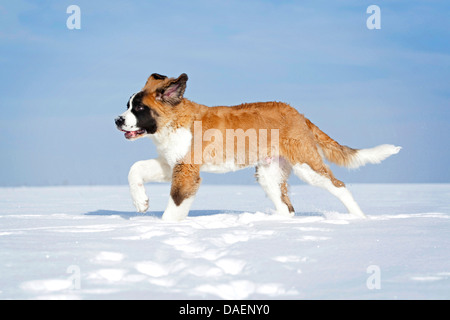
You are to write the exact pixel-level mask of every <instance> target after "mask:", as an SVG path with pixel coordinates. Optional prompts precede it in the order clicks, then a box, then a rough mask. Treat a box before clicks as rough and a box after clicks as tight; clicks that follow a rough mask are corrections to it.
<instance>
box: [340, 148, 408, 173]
mask: <svg viewBox="0 0 450 320" xmlns="http://www.w3.org/2000/svg"><path fill="white" fill-rule="evenodd" d="M401 148H402V147H397V146H394V145H392V144H382V145H380V146H376V147H374V148H370V149H360V150H358V151H357V152H356V153H355V154H354V155H353V158H352V161H351V163H350V164H349V166H348V167H349V168H358V167H361V166H364V165H365V164H367V163H374V164H376V163H380V162H381V161H383V160H384V159H386V158H387V157H389V156H392V155H393V154H397V153H399V151H400V149H401Z"/></svg>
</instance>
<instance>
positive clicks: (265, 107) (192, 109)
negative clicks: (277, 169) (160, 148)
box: [142, 74, 356, 212]
mask: <svg viewBox="0 0 450 320" xmlns="http://www.w3.org/2000/svg"><path fill="white" fill-rule="evenodd" d="M186 81H187V76H186V75H184V74H183V75H181V76H180V77H178V78H176V79H175V78H161V76H159V75H156V76H155V75H152V76H150V77H149V79H148V80H147V83H146V84H145V86H144V88H143V89H142V91H144V92H145V95H144V97H143V99H142V102H143V103H144V104H145V105H147V106H149V107H150V108H152V109H154V110H155V111H156V112H157V113H158V114H159V117H158V118H157V124H158V127H159V128H161V127H165V126H170V127H172V128H173V129H177V128H180V127H184V128H187V129H190V130H191V132H192V135H193V136H194V121H201V124H202V134H204V133H205V131H207V130H208V129H217V130H220V132H221V133H222V136H223V137H226V130H227V129H234V130H237V129H242V130H244V131H246V130H248V129H256V130H258V129H267V130H268V131H267V141H268V142H270V141H271V131H270V130H271V129H278V130H279V142H280V148H279V150H272V149H269V150H267V151H268V156H269V157H282V158H284V159H286V160H287V161H288V162H289V163H290V164H291V165H295V164H297V163H300V164H301V163H306V164H308V165H309V166H310V167H311V169H313V170H314V171H316V172H317V173H319V174H321V175H323V176H325V177H327V178H329V179H330V180H331V182H332V183H333V184H334V185H335V186H336V187H343V186H344V183H343V182H341V181H339V180H337V179H336V178H335V177H334V175H333V173H332V172H331V170H330V169H329V168H328V166H327V165H326V164H325V163H324V162H323V159H322V156H321V152H323V155H324V156H325V157H326V158H327V159H328V160H329V161H332V162H334V163H336V164H338V165H343V166H345V165H348V163H349V162H350V161H351V157H352V155H353V154H354V153H355V152H356V150H355V149H351V148H349V147H346V146H342V145H340V144H338V143H337V142H336V141H335V140H333V139H331V138H330V137H329V136H328V135H326V134H325V133H323V132H322V131H321V130H320V129H319V128H318V127H317V126H315V125H314V124H313V123H312V122H311V121H309V120H308V119H306V118H305V117H304V116H303V115H302V114H300V113H299V112H298V111H297V110H296V109H294V108H292V107H291V106H290V105H288V104H286V103H282V102H257V103H245V104H241V105H238V106H233V107H224V106H219V107H207V106H204V105H201V104H198V103H195V102H192V101H190V100H188V99H186V98H184V97H183V93H184V90H185V87H186ZM173 92H175V94H172V96H170V97H165V93H173ZM193 140H195V137H193ZM223 140H224V141H223V142H224V145H225V138H224V139H223ZM259 142H260V141H259V138H258V144H259ZM211 143H213V141H211V142H209V143H208V142H207V141H203V144H202V155H203V151H204V150H205V148H208V146H209V145H210V144H211ZM238 147H239V146H237V145H236V144H235V149H236V148H238ZM258 147H259V145H258ZM245 148H246V149H245V154H246V159H245V163H243V164H242V166H243V167H245V166H247V165H252V163H251V161H250V160H251V159H249V157H248V154H249V152H248V150H249V148H250V146H249V143H248V142H247V143H246V144H245ZM223 150H225V148H224V149H223ZM235 151H238V150H235ZM235 154H237V152H235ZM209 156H211V158H216V161H219V160H221V161H224V160H225V155H223V158H222V159H217V157H216V155H215V154H210V155H209ZM192 160H193V149H191V154H188V155H187V156H186V157H185V159H183V161H180V163H178V164H177V165H176V166H175V168H174V171H173V177H172V189H171V196H172V198H173V200H174V202H175V203H176V204H177V205H179V204H180V203H181V202H182V201H183V200H184V199H186V198H188V197H190V196H191V195H193V194H195V193H196V191H197V189H198V187H199V184H200V178H199V172H200V166H201V164H203V163H205V159H202V162H201V163H200V164H199V163H197V164H192V163H193V161H192ZM257 160H258V161H263V160H264V159H257ZM280 188H281V194H282V201H283V203H285V204H286V205H287V206H288V208H289V211H290V212H294V209H293V207H292V204H291V202H290V200H289V198H288V195H287V183H286V181H283V182H282V183H281V185H280Z"/></svg>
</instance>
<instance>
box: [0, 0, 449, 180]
mask: <svg viewBox="0 0 450 320" xmlns="http://www.w3.org/2000/svg"><path fill="white" fill-rule="evenodd" d="M71 4H76V5H78V6H79V7H80V8H81V29H80V30H69V29H68V28H67V27H66V20H67V18H68V17H69V14H67V13H66V9H67V7H68V6H69V5H71ZM371 4H376V5H378V6H379V7H380V8H381V29H380V30H369V29H367V27H366V19H367V18H368V17H369V14H367V13H366V9H367V7H368V6H369V5H371ZM449 12H450V3H449V2H448V1H425V0H424V1H406V0H405V1H377V0H375V1H362V0H345V1H317V0H316V1H282V0H281V1H280V0H278V1H275V0H274V1H268V0H258V1H256V0H250V1H237V0H236V1H235V0H232V1H214V0H208V1H207V0H194V1H170V0H169V1H162V0H161V1H77V0H71V1H22V0H18V1H0V70H1V72H0V107H1V117H0V125H1V132H2V134H1V135H0V150H1V152H2V156H1V157H0V167H1V168H2V169H1V170H0V186H20V185H60V184H124V183H126V182H127V178H126V177H127V173H128V170H129V167H130V166H131V165H132V164H133V163H134V162H135V161H137V160H141V159H147V158H153V157H155V156H156V152H155V148H154V146H153V145H152V142H151V141H150V140H148V139H140V140H138V141H135V142H129V141H126V140H125V139H124V137H123V134H122V133H120V132H119V131H117V130H116V128H115V126H114V122H113V120H114V118H115V117H116V116H117V115H118V114H120V113H122V112H123V111H124V110H125V108H126V102H127V99H128V98H129V96H130V95H131V94H132V93H134V92H136V91H138V90H139V89H140V88H142V86H143V85H144V83H145V81H146V79H147V77H148V76H149V75H150V74H151V73H154V72H157V73H161V74H166V75H168V76H178V75H179V74H181V73H183V72H185V73H187V74H188V75H189V81H188V87H187V90H186V93H185V96H186V97H187V98H189V99H191V100H193V101H196V102H199V103H202V104H206V105H233V104H239V103H242V102H252V101H270V100H277V101H284V102H287V103H290V104H291V105H292V106H294V107H295V108H296V109H297V110H299V111H300V112H301V113H304V114H305V115H306V116H307V117H308V118H309V119H311V121H312V122H314V123H315V124H316V125H318V126H319V127H320V128H321V129H322V130H323V131H325V132H326V133H327V134H329V135H330V136H331V137H333V138H334V139H336V140H337V141H339V142H340V143H342V144H345V145H349V146H351V147H355V148H367V147H372V146H375V145H378V144H383V143H392V144H396V145H400V146H402V147H403V150H402V151H401V152H400V154H398V155H396V156H394V157H392V158H389V159H388V160H386V161H385V162H383V163H382V164H381V165H376V166H375V165H368V166H366V167H363V168H361V169H359V170H352V171H349V170H347V169H345V168H338V167H335V166H332V169H333V171H334V172H335V175H336V176H337V177H338V178H340V179H341V180H343V181H345V182H349V183H351V182H367V183H372V182H398V183H414V182H450V173H449V170H448V168H447V166H448V165H447V162H448V158H449V156H450V149H449V147H448V144H449V143H448V140H449V129H448V124H449V120H450V112H449V110H450V22H449V21H450V19H448V13H449ZM253 180H254V178H253V170H245V171H243V172H239V173H233V174H227V175H211V174H205V175H204V183H251V182H252V181H253ZM292 183H299V180H298V179H292Z"/></svg>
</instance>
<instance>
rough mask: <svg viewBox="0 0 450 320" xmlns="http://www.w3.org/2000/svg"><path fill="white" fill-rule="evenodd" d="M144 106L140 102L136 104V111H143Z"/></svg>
mask: <svg viewBox="0 0 450 320" xmlns="http://www.w3.org/2000/svg"><path fill="white" fill-rule="evenodd" d="M144 108H145V107H144V106H143V105H142V104H141V105H138V106H136V111H143V110H144Z"/></svg>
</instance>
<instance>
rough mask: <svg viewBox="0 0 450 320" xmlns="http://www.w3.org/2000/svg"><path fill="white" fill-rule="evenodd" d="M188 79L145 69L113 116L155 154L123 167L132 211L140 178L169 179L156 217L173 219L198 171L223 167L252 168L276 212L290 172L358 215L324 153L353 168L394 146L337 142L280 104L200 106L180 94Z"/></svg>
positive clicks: (142, 204) (179, 216)
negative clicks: (165, 199)
mask: <svg viewBox="0 0 450 320" xmlns="http://www.w3.org/2000/svg"><path fill="white" fill-rule="evenodd" d="M187 80H188V76H187V75H186V74H184V73H183V74H181V75H180V76H179V77H178V78H168V77H166V76H163V75H160V74H157V73H154V74H152V75H151V76H150V77H149V78H148V80H147V82H146V84H145V86H144V87H143V89H142V90H141V91H139V92H138V93H135V94H133V95H132V96H131V97H130V99H129V100H128V103H127V110H126V111H125V112H124V113H123V114H122V115H120V116H119V117H118V118H116V119H115V123H116V126H117V128H118V129H119V130H120V131H123V132H124V133H125V138H126V139H128V140H136V139H138V138H142V137H150V138H151V139H152V140H153V142H154V143H155V145H156V148H157V151H158V154H159V157H158V158H156V159H150V160H144V161H138V162H136V163H135V164H133V166H132V167H131V169H130V172H129V175H128V181H129V185H130V191H131V196H132V199H133V202H134V205H135V206H136V209H137V211H138V212H145V211H147V209H148V207H149V202H148V197H147V195H146V193H145V188H144V184H145V183H147V182H151V181H154V182H163V181H171V182H172V185H171V190H170V198H169V203H168V205H167V208H166V210H165V212H164V214H163V216H162V218H163V219H164V220H173V221H180V220H183V219H184V218H186V217H187V215H188V213H189V209H190V206H191V204H192V202H193V200H194V197H195V194H196V192H197V190H198V188H199V186H200V182H201V178H200V172H201V171H206V172H216V173H224V172H229V171H235V170H239V169H242V168H246V167H250V166H253V167H256V177H257V181H258V182H259V184H260V185H261V186H262V187H263V189H264V191H265V192H266V194H267V196H268V197H269V198H270V199H271V200H272V201H273V203H274V205H275V207H276V211H277V213H279V214H281V215H286V216H293V215H294V213H295V211H294V208H293V206H292V204H291V201H290V200H289V197H288V185H287V179H288V177H289V174H290V173H291V171H293V172H294V173H295V174H296V175H297V176H298V177H300V178H301V179H302V180H304V181H305V182H307V183H309V184H311V185H314V186H319V187H322V188H324V189H326V190H328V191H329V192H331V193H332V194H333V195H335V196H336V197H337V198H338V199H339V200H340V201H341V202H342V203H343V204H344V205H345V207H346V208H347V209H348V211H349V212H350V213H351V214H353V215H355V216H359V217H365V215H364V213H363V212H362V211H361V209H360V207H359V206H358V204H357V203H356V202H355V200H354V199H353V197H352V195H351V193H350V192H349V191H348V189H347V188H346V187H345V184H344V183H343V182H342V181H339V180H338V179H336V178H335V177H334V175H333V173H332V172H331V170H330V168H329V167H328V166H327V165H326V164H325V163H324V159H326V160H328V161H330V162H333V163H336V164H338V165H340V166H345V167H349V168H357V167H360V166H363V165H365V164H367V163H380V162H381V161H382V160H384V159H386V158H387V157H389V156H391V155H393V154H396V153H398V152H399V151H400V149H401V148H400V147H396V146H394V145H388V144H384V145H380V146H377V147H374V148H370V149H353V148H350V147H347V146H343V145H340V144H339V143H337V142H336V141H335V140H333V139H332V138H330V137H329V136H328V135H327V134H325V133H324V132H323V131H321V130H320V129H319V128H318V127H317V126H316V125H314V124H313V123H312V122H311V121H310V120H308V119H307V118H305V116H304V115H302V114H300V113H299V112H298V111H297V110H296V109H294V108H293V107H291V106H290V105H288V104H286V103H282V102H256V103H244V104H241V105H238V106H232V107H225V106H219V107H207V106H204V105H201V104H198V103H195V102H193V101H190V100H188V99H186V98H185V97H184V92H185V89H186V82H187ZM236 140H237V143H235V141H236ZM247 141H248V143H247ZM269 141H270V144H269V143H268V142H269Z"/></svg>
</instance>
